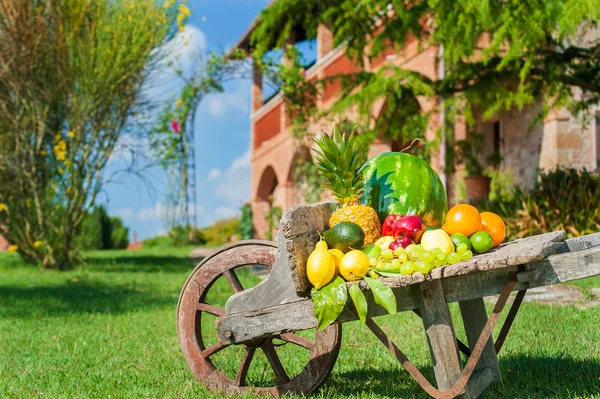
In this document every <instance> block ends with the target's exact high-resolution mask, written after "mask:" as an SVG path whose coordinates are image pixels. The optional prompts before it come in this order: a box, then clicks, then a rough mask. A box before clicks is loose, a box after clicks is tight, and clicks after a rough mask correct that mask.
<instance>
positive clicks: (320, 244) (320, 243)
mask: <svg viewBox="0 0 600 399" xmlns="http://www.w3.org/2000/svg"><path fill="white" fill-rule="evenodd" d="M315 249H324V250H327V242H325V240H321V241H318V242H317V245H315Z"/></svg>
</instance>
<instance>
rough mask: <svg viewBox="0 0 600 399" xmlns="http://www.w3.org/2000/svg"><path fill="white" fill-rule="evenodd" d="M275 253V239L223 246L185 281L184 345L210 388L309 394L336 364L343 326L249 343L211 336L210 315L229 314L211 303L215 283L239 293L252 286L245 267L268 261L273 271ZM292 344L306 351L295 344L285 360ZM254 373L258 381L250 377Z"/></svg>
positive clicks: (180, 314) (180, 321)
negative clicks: (247, 281) (247, 282)
mask: <svg viewBox="0 0 600 399" xmlns="http://www.w3.org/2000/svg"><path fill="white" fill-rule="evenodd" d="M276 254H277V246H276V245H275V243H273V242H270V241H260V240H249V241H242V242H239V243H236V244H233V245H230V246H227V247H224V248H222V249H221V250H219V251H217V252H216V253H214V254H212V255H210V256H209V257H207V258H206V259H204V260H203V261H202V262H200V264H198V266H196V268H195V269H194V271H193V272H192V273H191V275H190V276H189V278H188V280H187V281H186V283H185V285H184V286H183V289H182V291H181V295H180V297H179V304H178V309H177V332H178V338H179V345H180V347H181V350H182V352H183V355H184V357H185V359H186V361H187V364H188V365H189V367H190V369H191V370H192V373H193V374H194V376H195V377H196V378H197V379H198V380H199V381H200V382H202V383H203V384H204V385H205V386H206V387H207V388H208V389H209V390H210V391H213V392H225V393H227V394H239V395H242V394H245V393H247V392H252V393H255V394H270V395H272V396H275V397H278V396H279V395H281V394H284V393H298V394H308V393H311V392H313V391H314V390H316V389H317V388H318V387H319V386H320V385H321V384H322V383H323V381H324V380H325V378H326V377H327V376H328V375H329V373H330V372H331V369H332V368H333V366H334V365H335V361H336V359H337V356H338V353H339V350H340V345H341V335H342V328H341V325H331V326H329V327H327V328H326V329H324V330H322V331H314V332H312V333H310V332H309V334H307V333H305V332H303V333H302V334H301V333H298V334H297V333H285V334H281V335H277V336H273V337H269V338H267V339H265V340H262V341H260V342H253V343H249V344H245V345H225V344H222V343H220V342H219V341H218V340H216V339H213V340H212V341H214V343H212V344H211V340H210V338H207V335H212V336H213V337H214V336H216V332H215V327H214V323H212V324H211V323H210V321H211V320H210V317H212V318H213V319H214V318H215V317H220V316H223V315H225V314H226V312H225V309H224V306H218V305H215V304H214V303H211V301H212V300H214V299H213V297H214V295H213V294H212V293H211V288H212V289H213V290H214V291H217V292H222V290H223V285H229V287H230V289H231V290H232V291H233V292H234V293H239V292H242V291H244V289H248V288H249V287H246V288H244V286H243V285H242V283H241V282H240V279H239V278H238V274H240V275H242V273H244V272H243V271H241V269H240V268H243V267H245V266H250V265H264V266H267V267H268V268H269V270H270V269H271V267H272V266H273V264H274V263H275V257H276ZM236 269H238V273H237V274H236ZM218 280H220V283H217V281H218ZM225 281H226V283H225ZM221 296H222V295H221ZM307 335H311V336H310V337H308V336H307ZM288 344H291V346H294V347H297V348H300V351H302V352H304V351H305V352H306V353H303V354H298V355H296V354H297V353H298V349H296V351H294V352H293V354H291V357H292V359H285V358H284V357H283V355H286V354H285V353H284V352H285V351H288V349H286V348H282V346H283V347H289V346H290V345H288ZM228 351H232V352H234V353H231V354H230V353H228ZM261 353H262V354H261ZM236 355H237V358H236V357H235V356H236ZM287 355H288V356H290V353H287ZM301 355H303V356H301ZM259 356H260V358H259ZM217 357H219V359H217ZM223 359H225V360H223ZM265 359H266V361H265ZM299 359H303V360H302V361H306V362H307V363H306V365H305V366H304V367H303V368H302V365H303V364H304V363H303V362H302V361H301V364H300V365H298V362H299V361H300V360H299ZM232 363H233V364H232ZM286 363H287V366H288V367H286ZM290 363H293V365H292V366H293V367H291V366H290V365H289V364H290ZM253 369H254V370H253ZM267 369H270V370H267ZM292 369H293V370H292ZM268 374H270V376H268ZM250 377H254V380H256V381H250V379H251V378H250ZM273 377H274V378H273Z"/></svg>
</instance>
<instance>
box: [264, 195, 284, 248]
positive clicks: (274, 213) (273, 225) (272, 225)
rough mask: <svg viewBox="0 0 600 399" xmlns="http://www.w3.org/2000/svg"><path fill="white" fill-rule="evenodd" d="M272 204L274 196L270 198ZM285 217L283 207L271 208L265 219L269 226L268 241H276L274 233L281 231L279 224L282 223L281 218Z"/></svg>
mask: <svg viewBox="0 0 600 399" xmlns="http://www.w3.org/2000/svg"><path fill="white" fill-rule="evenodd" d="M269 200H270V202H271V204H272V203H273V196H270V198H269ZM282 215H283V210H282V209H281V207H279V206H277V205H271V207H270V208H269V212H267V214H266V215H265V219H267V224H268V225H269V229H268V230H267V232H266V234H265V236H266V238H267V240H274V239H275V235H274V233H276V232H277V230H278V229H279V223H280V222H281V216H282Z"/></svg>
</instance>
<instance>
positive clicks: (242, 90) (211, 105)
mask: <svg viewBox="0 0 600 399" xmlns="http://www.w3.org/2000/svg"><path fill="white" fill-rule="evenodd" d="M247 92H248V90H246V87H244V85H239V86H238V88H237V89H236V90H235V91H230V92H225V93H214V94H211V95H210V96H208V97H207V98H206V107H207V109H208V113H209V114H211V115H212V116H213V117H215V118H220V117H222V116H224V115H226V114H227V112H228V111H233V110H236V111H241V112H249V111H250V106H249V102H250V100H249V99H248V97H249V96H248V93H247Z"/></svg>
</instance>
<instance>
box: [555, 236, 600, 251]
mask: <svg viewBox="0 0 600 399" xmlns="http://www.w3.org/2000/svg"><path fill="white" fill-rule="evenodd" d="M598 245H600V233H594V234H588V235H585V236H583V237H576V238H570V239H568V240H566V241H565V242H564V243H563V248H562V249H561V251H560V252H576V251H581V250H584V249H588V248H592V247H596V246H598Z"/></svg>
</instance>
